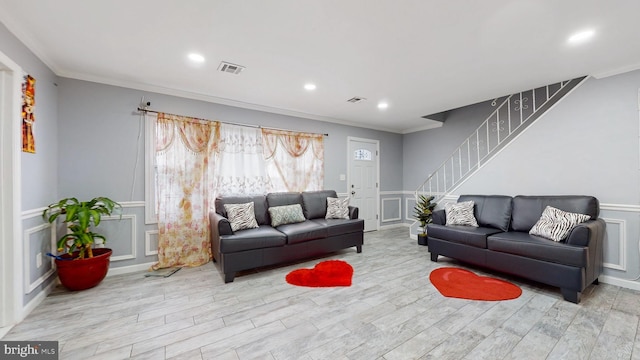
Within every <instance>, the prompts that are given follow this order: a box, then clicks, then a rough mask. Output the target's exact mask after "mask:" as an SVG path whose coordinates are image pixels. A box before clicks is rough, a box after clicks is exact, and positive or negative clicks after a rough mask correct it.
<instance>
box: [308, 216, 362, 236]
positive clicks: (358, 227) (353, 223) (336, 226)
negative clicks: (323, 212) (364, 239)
mask: <svg viewBox="0 0 640 360" xmlns="http://www.w3.org/2000/svg"><path fill="white" fill-rule="evenodd" d="M312 221H313V222H315V223H317V224H319V225H321V226H323V227H324V228H326V229H327V235H328V236H334V235H342V234H349V233H354V232H362V231H363V230H364V220H362V219H353V220H350V219H313V220H312Z"/></svg>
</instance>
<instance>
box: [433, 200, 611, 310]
mask: <svg viewBox="0 0 640 360" xmlns="http://www.w3.org/2000/svg"><path fill="white" fill-rule="evenodd" d="M464 201H473V202H474V203H475V205H474V209H473V211H474V215H475V218H476V220H477V223H478V225H479V226H478V227H472V226H461V225H445V224H446V222H447V219H446V213H445V210H437V211H435V212H434V214H433V224H429V225H428V226H427V236H428V237H427V244H428V247H429V252H430V253H431V261H438V256H439V255H444V256H447V257H450V258H454V259H458V260H461V261H464V262H468V263H471V264H474V265H480V266H483V267H487V268H490V269H493V270H498V271H501V272H505V273H508V274H511V275H517V276H520V277H524V278H527V279H531V280H534V281H537V282H541V283H544V284H547V285H551V286H557V287H559V288H560V290H561V292H562V296H563V297H564V299H565V300H567V301H571V302H574V303H578V302H579V301H580V295H581V292H582V291H583V290H584V289H585V288H586V287H587V286H589V285H590V284H592V283H594V284H597V283H598V276H600V274H601V273H602V263H603V259H602V251H603V250H602V249H603V238H604V232H605V222H604V220H602V219H600V218H598V215H599V211H600V208H599V202H598V199H596V198H595V197H592V196H515V197H510V196H501V195H462V196H460V197H459V199H458V203H460V202H464ZM547 205H549V206H552V207H554V208H557V209H561V210H564V211H567V212H572V213H580V214H586V215H589V216H591V220H588V221H586V222H583V223H580V224H578V225H577V226H575V227H574V228H573V229H572V230H571V232H570V233H569V235H568V236H567V237H566V239H565V240H562V241H560V242H555V241H553V240H549V239H546V238H543V237H539V236H535V235H530V234H529V230H530V229H531V228H532V227H533V226H534V225H535V224H536V222H537V221H538V219H539V218H540V216H541V215H542V212H543V211H544V210H545V208H546V207H547Z"/></svg>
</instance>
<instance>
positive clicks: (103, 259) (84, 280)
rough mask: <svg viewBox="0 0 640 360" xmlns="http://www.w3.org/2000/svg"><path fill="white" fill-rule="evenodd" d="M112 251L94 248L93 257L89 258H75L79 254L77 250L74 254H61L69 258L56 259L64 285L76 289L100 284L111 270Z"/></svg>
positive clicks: (62, 256)
mask: <svg viewBox="0 0 640 360" xmlns="http://www.w3.org/2000/svg"><path fill="white" fill-rule="evenodd" d="M112 252H113V251H111V249H107V248H97V249H93V257H92V258H89V259H75V257H76V256H78V252H77V251H76V252H74V253H73V254H64V255H60V257H61V258H63V259H69V260H58V259H56V261H55V262H56V267H57V268H58V278H59V279H60V282H61V283H62V286H64V287H66V288H67V289H69V290H72V291H75V290H85V289H90V288H92V287H94V286H96V285H98V284H100V282H101V281H102V279H104V277H105V276H107V271H109V258H110V257H111V253H112Z"/></svg>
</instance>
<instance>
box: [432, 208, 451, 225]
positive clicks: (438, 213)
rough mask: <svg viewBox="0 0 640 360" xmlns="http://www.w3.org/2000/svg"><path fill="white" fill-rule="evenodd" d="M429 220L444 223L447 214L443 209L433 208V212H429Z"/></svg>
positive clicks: (439, 223) (445, 222)
mask: <svg viewBox="0 0 640 360" xmlns="http://www.w3.org/2000/svg"><path fill="white" fill-rule="evenodd" d="M431 220H433V223H434V224H438V225H446V224H447V214H446V213H445V212H444V209H440V210H434V211H433V213H432V214H431Z"/></svg>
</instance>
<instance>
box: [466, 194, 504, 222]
mask: <svg viewBox="0 0 640 360" xmlns="http://www.w3.org/2000/svg"><path fill="white" fill-rule="evenodd" d="M464 201H473V202H474V203H475V206H474V210H473V212H474V215H475V217H476V220H477V222H478V225H479V226H484V227H494V228H496V229H500V230H502V231H507V230H509V223H510V222H511V201H512V198H511V196H506V195H460V197H459V198H458V202H464Z"/></svg>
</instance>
